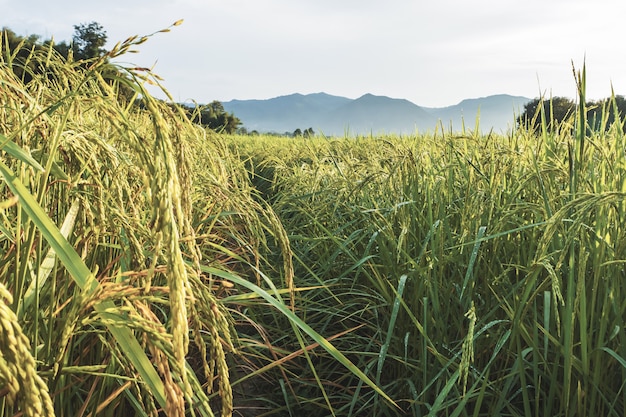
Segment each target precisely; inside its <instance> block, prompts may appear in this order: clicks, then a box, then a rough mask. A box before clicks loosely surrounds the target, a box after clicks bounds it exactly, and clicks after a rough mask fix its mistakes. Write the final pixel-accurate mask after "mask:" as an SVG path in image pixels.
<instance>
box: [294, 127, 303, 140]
mask: <svg viewBox="0 0 626 417" xmlns="http://www.w3.org/2000/svg"><path fill="white" fill-rule="evenodd" d="M300 136H302V130H300V128H297V129H296V130H294V131H293V137H294V138H299V137H300Z"/></svg>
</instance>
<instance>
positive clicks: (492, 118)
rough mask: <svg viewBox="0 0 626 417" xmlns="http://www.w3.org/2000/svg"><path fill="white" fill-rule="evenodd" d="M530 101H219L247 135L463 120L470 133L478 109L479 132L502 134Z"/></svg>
mask: <svg viewBox="0 0 626 417" xmlns="http://www.w3.org/2000/svg"><path fill="white" fill-rule="evenodd" d="M530 100H531V99H529V98H526V97H517V96H510V95H505V94H501V95H494V96H489V97H484V98H476V99H468V100H463V101H462V102H460V103H459V104H456V105H454V106H449V107H442V108H426V107H420V106H418V105H416V104H414V103H411V102H410V101H408V100H404V99H394V98H389V97H385V96H375V95H372V94H365V95H364V96H362V97H359V98H357V99H355V100H353V99H349V98H346V97H338V96H332V95H329V94H326V93H317V94H308V95H302V94H291V95H288V96H281V97H276V98H272V99H267V100H232V101H228V102H224V103H222V104H223V105H224V109H225V110H226V111H228V112H231V113H233V114H234V115H235V116H237V117H238V118H239V119H240V120H241V121H242V122H243V125H244V127H245V128H246V129H248V130H249V131H251V130H257V131H259V132H277V133H284V132H293V131H294V130H296V129H302V130H304V129H306V128H309V127H312V128H313V130H315V132H321V133H324V134H325V135H327V136H333V135H341V136H343V135H344V134H346V133H349V134H369V133H374V134H377V133H414V132H416V131H422V132H424V131H432V130H434V129H435V127H436V126H437V124H438V123H439V121H441V123H443V125H444V127H445V128H446V130H447V129H449V128H450V126H452V129H453V130H454V131H460V130H461V128H462V121H463V120H464V121H465V126H466V127H467V128H469V129H474V126H475V122H476V116H477V115H478V114H479V113H478V112H479V109H480V128H481V130H482V131H483V132H485V131H489V130H491V129H493V130H495V131H497V132H500V131H506V130H507V129H509V128H511V127H512V126H513V125H514V121H515V116H516V115H519V114H521V112H522V111H523V110H524V104H526V103H527V102H528V101H530Z"/></svg>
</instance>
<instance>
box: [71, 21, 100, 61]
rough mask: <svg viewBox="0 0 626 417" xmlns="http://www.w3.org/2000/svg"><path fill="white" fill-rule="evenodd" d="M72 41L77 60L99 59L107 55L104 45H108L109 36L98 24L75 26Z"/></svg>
mask: <svg viewBox="0 0 626 417" xmlns="http://www.w3.org/2000/svg"><path fill="white" fill-rule="evenodd" d="M72 40H73V43H72V50H73V52H74V59H76V60H81V59H90V58H97V57H99V56H102V55H103V54H104V53H106V50H105V49H104V45H106V43H107V34H106V31H105V30H104V28H103V27H102V26H101V25H100V24H99V23H98V22H91V23H81V24H79V25H74V35H73V37H72Z"/></svg>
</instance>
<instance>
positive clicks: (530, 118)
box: [517, 95, 626, 131]
mask: <svg viewBox="0 0 626 417" xmlns="http://www.w3.org/2000/svg"><path fill="white" fill-rule="evenodd" d="M576 106H577V104H576V103H575V102H574V101H573V100H571V99H568V98H566V97H552V98H550V99H538V98H536V99H534V100H532V101H529V102H528V103H526V105H525V106H524V112H523V113H522V114H521V115H520V116H519V117H518V119H517V123H518V126H519V127H527V128H530V129H534V130H536V131H539V130H540V128H541V127H542V125H543V124H544V122H543V121H542V120H543V119H544V118H545V125H544V127H545V128H546V129H548V130H550V131H554V130H556V129H558V128H565V129H568V128H572V127H573V126H572V123H571V119H572V118H573V117H574V116H575V115H576ZM585 106H586V108H587V109H588V111H587V115H586V123H587V128H588V129H590V130H595V131H597V130H608V129H609V128H610V127H611V125H613V123H615V122H616V121H617V122H619V123H620V124H621V126H622V128H623V127H624V119H623V115H624V114H626V99H625V98H624V96H620V95H617V96H613V97H610V98H606V99H602V100H598V101H588V102H586V103H585ZM542 114H543V115H542Z"/></svg>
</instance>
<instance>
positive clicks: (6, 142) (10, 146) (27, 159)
mask: <svg viewBox="0 0 626 417" xmlns="http://www.w3.org/2000/svg"><path fill="white" fill-rule="evenodd" d="M0 149H2V150H3V151H5V152H6V153H8V154H9V155H11V156H12V157H14V158H15V159H19V160H20V161H22V162H24V163H25V164H28V165H30V166H31V167H33V168H35V169H36V170H37V171H40V172H43V171H44V169H43V167H42V166H41V165H40V164H39V162H37V161H35V160H34V159H33V157H32V156H31V155H30V154H29V153H28V152H27V151H25V150H24V149H22V148H20V147H19V146H17V144H16V143H15V142H13V141H12V140H10V139H9V138H7V137H6V136H4V135H2V134H0Z"/></svg>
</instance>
